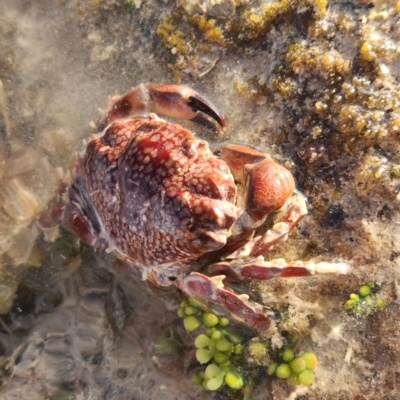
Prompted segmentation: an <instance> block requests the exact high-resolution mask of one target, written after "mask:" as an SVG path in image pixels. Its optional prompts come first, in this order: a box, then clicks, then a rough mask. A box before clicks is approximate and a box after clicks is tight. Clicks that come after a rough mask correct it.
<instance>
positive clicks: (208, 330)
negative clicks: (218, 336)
mask: <svg viewBox="0 0 400 400" xmlns="http://www.w3.org/2000/svg"><path fill="white" fill-rule="evenodd" d="M204 331H205V332H206V335H207V336H209V337H211V336H212V335H213V333H214V332H216V331H217V328H215V327H209V326H206V328H205V329H204Z"/></svg>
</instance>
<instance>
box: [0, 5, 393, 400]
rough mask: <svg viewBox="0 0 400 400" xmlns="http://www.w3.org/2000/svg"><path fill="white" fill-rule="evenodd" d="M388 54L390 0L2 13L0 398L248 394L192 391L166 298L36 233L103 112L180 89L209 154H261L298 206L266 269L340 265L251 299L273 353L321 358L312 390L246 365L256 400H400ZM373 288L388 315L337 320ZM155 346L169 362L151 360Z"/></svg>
mask: <svg viewBox="0 0 400 400" xmlns="http://www.w3.org/2000/svg"><path fill="white" fill-rule="evenodd" d="M399 40H400V6H399V3H398V2H394V1H393V2H383V1H377V2H374V3H371V2H365V1H362V0H359V1H354V2H342V1H340V0H337V1H333V0H332V1H329V2H328V1H321V0H294V1H293V2H286V1H272V0H271V1H260V2H257V1H246V0H242V1H234V0H218V1H208V0H206V1H197V0H193V1H187V2H185V1H179V2H166V1H159V0H142V1H139V0H56V1H54V0H37V1H34V2H27V1H24V0H3V1H2V2H0V398H1V399H4V400H11V399H51V400H67V399H68V400H79V399H93V400H97V399H99V400H100V399H101V400H114V399H118V400H119V399H140V400H142V399H143V400H147V399H149V400H153V399H180V400H186V399H187V400H189V399H210V398H214V399H221V400H224V399H228V398H229V399H231V398H233V397H232V396H236V397H235V398H238V399H240V398H242V393H241V392H237V393H236V394H232V393H233V392H232V391H231V392H229V391H219V392H206V391H199V390H198V389H197V388H196V386H195V385H193V384H192V382H191V380H190V376H191V374H192V373H193V372H195V371H198V370H199V367H200V366H199V364H198V363H197V361H196V358H195V349H194V346H193V338H194V335H193V334H189V333H187V332H186V331H185V330H184V328H183V324H182V320H181V319H180V318H178V317H177V310H178V307H179V301H180V298H179V295H178V294H176V293H172V294H165V295H163V296H160V295H157V294H154V293H152V292H150V291H149V290H148V288H147V287H146V284H145V283H144V282H143V281H142V280H141V277H140V276H139V274H138V273H137V272H136V271H134V270H133V269H131V268H129V267H127V266H126V265H125V264H124V263H122V262H121V261H119V260H117V259H116V257H115V256H114V255H112V254H107V253H106V252H103V251H95V250H93V249H91V248H90V247H88V246H86V245H84V244H82V243H81V242H79V241H78V240H77V239H76V238H75V237H74V236H73V235H71V234H69V233H67V232H65V231H63V230H60V229H58V228H57V227H55V228H54V229H48V230H46V231H45V232H43V231H42V230H41V229H40V228H39V227H38V224H37V223H36V221H37V219H38V218H39V217H40V216H41V215H42V214H43V213H44V212H45V210H46V209H47V208H48V205H49V204H51V201H52V199H54V197H55V196H56V194H57V192H58V187H59V182H60V180H66V181H68V180H69V179H70V171H71V167H72V165H73V163H74V160H76V158H77V154H78V153H79V152H81V151H82V149H83V148H84V141H85V140H87V138H88V137H89V135H90V131H91V127H90V123H91V121H95V120H97V119H98V118H99V116H100V115H101V110H102V109H103V108H104V107H105V105H106V104H107V102H108V100H109V98H110V97H111V96H114V95H117V94H122V93H124V92H126V91H127V90H129V89H130V88H131V87H133V86H136V85H137V84H139V83H141V82H173V83H183V84H186V85H190V86H192V87H194V88H195V89H196V90H198V91H199V92H200V93H202V94H204V95H205V96H206V97H207V98H209V99H210V100H211V101H212V102H213V103H215V104H216V106H217V107H218V108H219V110H220V111H221V113H222V115H223V116H224V117H225V119H226V121H227V130H226V131H225V132H224V133H223V134H221V135H220V136H218V135H215V134H214V132H206V133H205V132H202V131H200V130H197V128H195V127H194V124H193V125H190V128H194V130H196V132H197V133H198V136H202V135H203V136H204V137H205V138H206V139H207V140H209V141H210V147H211V148H212V149H213V150H218V147H219V145H220V143H221V142H227V141H230V142H233V143H245V144H248V145H250V146H254V147H257V149H259V150H261V151H266V152H268V153H270V154H271V155H272V156H274V157H275V158H276V159H277V160H278V161H279V162H281V163H283V164H285V166H287V167H288V168H291V171H292V173H293V175H294V177H295V180H296V184H297V187H298V189H299V190H300V191H302V192H303V193H304V194H305V195H306V196H307V198H308V200H309V215H308V216H307V217H305V218H304V219H303V221H302V222H301V224H300V225H299V229H298V230H294V231H293V232H292V233H291V234H290V235H289V240H288V241H287V242H285V243H284V244H283V246H281V247H280V248H278V249H277V250H274V251H273V252H272V253H271V254H270V255H269V256H268V257H270V259H272V258H281V257H285V258H286V259H287V260H296V259H301V260H309V259H312V260H315V261H316V262H319V261H328V262H329V261H331V262H345V263H347V264H348V265H349V273H348V275H346V276H344V275H342V276H339V275H325V276H314V277H310V278H309V279H299V280H296V279H286V280H283V279H277V280H273V281H271V282H267V283H264V284H261V285H259V286H257V285H252V286H251V289H252V291H249V292H250V293H251V294H253V295H254V298H255V299H257V301H259V302H263V303H264V305H266V307H272V309H273V310H274V311H275V313H276V315H277V316H278V315H281V316H282V315H284V316H285V317H286V319H285V320H284V321H283V319H284V318H281V321H280V323H281V325H280V326H281V328H280V331H279V329H275V330H274V331H273V333H272V334H271V335H273V338H272V341H275V343H278V344H279V343H281V342H282V340H283V339H282V338H283V337H284V335H287V334H290V335H296V336H297V337H298V338H299V341H298V343H297V350H298V351H300V352H303V351H313V352H314V353H315V354H317V356H318V362H319V365H318V367H317V369H316V371H315V375H316V379H315V383H314V384H313V385H311V386H310V387H304V386H291V385H289V384H288V383H287V382H286V380H279V379H277V378H275V377H270V376H267V375H266V372H265V371H266V367H265V365H262V364H261V363H260V364H252V368H253V370H252V371H254V370H256V371H257V374H256V375H257V379H258V381H259V382H260V385H259V386H258V387H257V388H256V389H255V391H254V395H253V397H252V398H253V399H274V400H284V399H293V400H295V399H298V400H300V399H301V400H305V399H307V400H331V399H332V400H336V399H346V400H347V399H351V400H353V399H354V400H361V399H362V400H364V399H365V400H372V399H374V400H375V399H396V400H397V399H398V398H399V393H400V384H399V374H398V369H399V367H400V349H399V343H400V336H399V335H400V333H399V330H398V324H399V321H400V308H399V302H398V297H399V289H398V281H399V279H400V272H399V271H400V245H399V243H400V240H399V239H400V228H399V227H400V207H399V204H400V203H399V192H400V136H399V132H400V112H399V110H400V100H399V99H400V85H399V82H400V56H399V55H400V50H399V46H398V43H399ZM366 282H375V283H377V285H379V287H381V288H382V292H383V293H384V296H385V302H386V304H385V307H384V308H383V309H382V310H380V311H379V312H375V313H368V314H367V313H365V315H355V313H352V312H348V311H346V310H345V309H344V307H343V305H344V304H345V302H346V301H348V299H349V295H350V294H351V293H354V292H357V290H358V288H359V287H360V286H361V285H363V284H365V283H366ZM236 288H237V289H238V290H242V291H246V290H247V289H248V287H245V288H243V287H241V286H240V285H237V286H236ZM285 313H286V314H285ZM165 337H169V338H171V337H172V338H174V343H175V344H176V346H175V345H174V346H173V347H172V348H171V349H170V351H169V352H167V353H169V354H165V352H164V353H163V354H160V353H158V352H157V346H156V343H159V340H160V338H161V340H163V338H165ZM280 341H281V342H280ZM388 360H390V362H389V361H388ZM246 362H248V360H246Z"/></svg>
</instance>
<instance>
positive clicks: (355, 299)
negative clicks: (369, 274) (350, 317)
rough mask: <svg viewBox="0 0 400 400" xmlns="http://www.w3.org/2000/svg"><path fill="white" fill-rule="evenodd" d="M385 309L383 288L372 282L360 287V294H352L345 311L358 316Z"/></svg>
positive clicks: (345, 305)
mask: <svg viewBox="0 0 400 400" xmlns="http://www.w3.org/2000/svg"><path fill="white" fill-rule="evenodd" d="M384 307H385V300H384V298H383V293H382V288H381V287H380V286H379V285H377V284H376V283H375V282H372V281H371V282H368V283H366V284H364V285H362V286H360V288H359V289H358V293H351V294H350V296H349V299H348V300H347V301H346V303H345V304H344V309H345V310H347V311H349V312H352V313H353V314H354V315H356V316H363V315H369V314H371V313H373V312H375V311H378V310H381V309H383V308H384Z"/></svg>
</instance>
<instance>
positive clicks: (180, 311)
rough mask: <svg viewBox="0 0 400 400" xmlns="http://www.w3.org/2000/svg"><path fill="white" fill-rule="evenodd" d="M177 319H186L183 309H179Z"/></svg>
mask: <svg viewBox="0 0 400 400" xmlns="http://www.w3.org/2000/svg"><path fill="white" fill-rule="evenodd" d="M178 317H181V318H185V317H186V314H185V309H184V308H182V307H180V308H179V309H178Z"/></svg>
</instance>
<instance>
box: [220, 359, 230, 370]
mask: <svg viewBox="0 0 400 400" xmlns="http://www.w3.org/2000/svg"><path fill="white" fill-rule="evenodd" d="M230 365H231V362H230V361H229V360H228V361H224V362H222V363H221V364H219V367H220V368H221V369H225V368H228V367H229V366H230Z"/></svg>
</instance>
